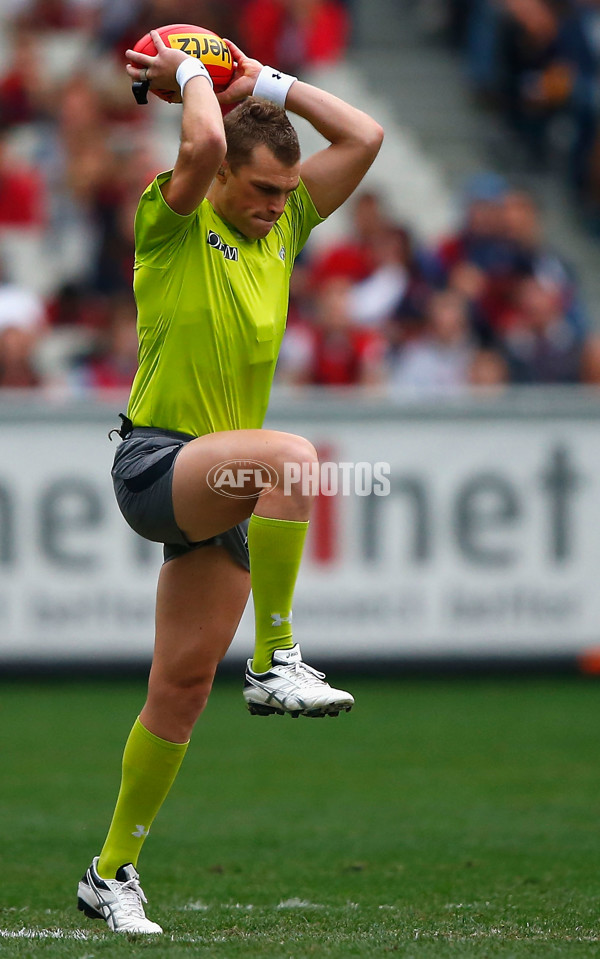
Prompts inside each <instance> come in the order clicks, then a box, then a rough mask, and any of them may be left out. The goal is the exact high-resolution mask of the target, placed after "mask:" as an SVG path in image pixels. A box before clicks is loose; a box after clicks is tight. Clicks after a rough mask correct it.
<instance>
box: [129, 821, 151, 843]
mask: <svg viewBox="0 0 600 959" xmlns="http://www.w3.org/2000/svg"><path fill="white" fill-rule="evenodd" d="M149 832H150V830H149V829H146V827H145V826H141V825H140V824H139V823H136V827H135V832H132V833H131V835H132V836H135V838H136V839H145V837H146V836H147V835H148V833H149Z"/></svg>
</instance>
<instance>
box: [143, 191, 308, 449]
mask: <svg viewBox="0 0 600 959" xmlns="http://www.w3.org/2000/svg"><path fill="white" fill-rule="evenodd" d="M170 176H171V172H168V173H161V174H160V175H159V176H158V177H157V178H156V179H155V180H154V181H153V182H152V183H151V184H150V186H149V187H148V188H147V189H146V190H145V192H144V194H143V195H142V198H141V200H140V204H139V207H138V210H137V214H136V219H135V243H136V257H135V267H134V282H133V287H134V293H135V298H136V302H137V308H138V338H139V357H138V358H139V368H138V372H137V374H136V376H135V379H134V382H133V386H132V389H131V396H130V399H129V408H128V415H129V418H130V419H131V421H132V422H133V424H134V426H156V427H159V428H160V429H168V430H177V431H179V432H182V433H188V434H191V435H193V436H202V435H204V434H205V433H214V432H217V431H220V430H237V429H251V428H260V427H261V426H262V423H263V420H264V416H265V413H266V410H267V404H268V400H269V393H270V390H271V383H272V380H273V373H274V371H275V363H276V361H277V354H278V352H279V347H280V345H281V340H282V337H283V333H284V330H285V323H286V317H287V310H288V299H289V283H290V275H291V272H292V267H293V265H294V260H295V258H296V256H297V255H298V253H299V252H300V250H301V249H302V247H303V246H304V244H305V243H306V240H307V239H308V236H309V234H310V231H311V230H312V229H313V227H314V226H316V225H317V224H318V223H320V222H321V221H322V218H321V217H320V216H319V214H318V213H317V211H316V209H315V207H314V204H313V202H312V200H311V198H310V195H309V193H308V190H307V189H306V187H305V186H304V184H303V183H302V181H301V182H300V185H299V187H298V189H297V190H295V191H294V192H293V193H292V194H291V195H290V197H289V199H288V201H287V203H286V206H285V209H284V212H283V214H282V215H281V217H280V218H279V220H278V221H277V223H276V224H275V225H274V226H273V227H272V229H271V231H270V232H269V234H268V235H267V236H266V237H264V238H263V239H259V240H249V239H247V238H246V237H244V236H242V235H241V234H240V233H238V232H237V231H235V230H234V229H233V228H232V227H230V226H229V224H227V223H226V222H225V221H224V220H222V219H221V218H220V217H219V216H218V215H217V213H215V210H214V209H213V207H212V205H211V203H210V202H209V201H208V200H207V199H204V200H203V201H202V203H201V204H200V206H199V207H198V208H197V209H196V210H195V211H194V212H193V213H190V214H189V215H188V216H180V215H179V214H178V213H175V212H174V211H173V210H171V208H170V207H169V206H168V205H167V202H166V200H165V199H164V197H163V195H162V192H161V190H160V184H161V183H164V182H165V181H166V180H168V179H169V177H170Z"/></svg>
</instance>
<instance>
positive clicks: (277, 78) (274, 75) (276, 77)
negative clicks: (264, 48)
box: [271, 73, 281, 80]
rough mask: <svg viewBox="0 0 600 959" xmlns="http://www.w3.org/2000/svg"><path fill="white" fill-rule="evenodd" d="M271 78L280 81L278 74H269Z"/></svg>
mask: <svg viewBox="0 0 600 959" xmlns="http://www.w3.org/2000/svg"><path fill="white" fill-rule="evenodd" d="M271 77H272V78H273V80H281V74H280V73H272V74H271Z"/></svg>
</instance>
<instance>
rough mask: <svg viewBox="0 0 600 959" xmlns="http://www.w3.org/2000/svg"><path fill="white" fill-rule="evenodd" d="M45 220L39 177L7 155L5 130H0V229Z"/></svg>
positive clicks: (38, 222)
mask: <svg viewBox="0 0 600 959" xmlns="http://www.w3.org/2000/svg"><path fill="white" fill-rule="evenodd" d="M45 219H46V196H45V187H44V183H43V181H42V179H41V177H40V176H39V175H38V174H37V173H36V172H35V170H32V169H30V168H28V167H27V166H26V165H25V164H24V163H23V162H22V161H21V160H18V161H17V160H16V159H14V158H13V157H12V156H11V155H10V149H9V146H8V141H7V132H6V130H0V230H2V229H3V228H4V227H42V226H43V225H44V222H45Z"/></svg>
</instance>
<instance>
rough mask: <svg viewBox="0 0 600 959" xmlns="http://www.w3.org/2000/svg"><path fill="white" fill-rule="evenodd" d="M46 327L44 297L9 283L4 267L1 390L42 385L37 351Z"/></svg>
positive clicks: (0, 305) (0, 308) (0, 301)
mask: <svg viewBox="0 0 600 959" xmlns="http://www.w3.org/2000/svg"><path fill="white" fill-rule="evenodd" d="M44 324H45V309H44V304H43V301H42V300H41V299H40V297H39V296H37V295H36V294H35V293H33V292H32V291H31V290H26V289H23V288H22V287H20V286H17V285H16V284H14V283H10V282H8V281H6V280H5V279H4V278H3V276H2V274H1V267H0V388H15V389H16V388H22V387H31V386H37V385H38V383H39V377H38V375H37V372H36V370H35V363H34V351H35V347H36V345H37V343H38V341H39V338H40V337H41V335H42V333H43V330H44Z"/></svg>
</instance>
